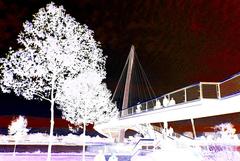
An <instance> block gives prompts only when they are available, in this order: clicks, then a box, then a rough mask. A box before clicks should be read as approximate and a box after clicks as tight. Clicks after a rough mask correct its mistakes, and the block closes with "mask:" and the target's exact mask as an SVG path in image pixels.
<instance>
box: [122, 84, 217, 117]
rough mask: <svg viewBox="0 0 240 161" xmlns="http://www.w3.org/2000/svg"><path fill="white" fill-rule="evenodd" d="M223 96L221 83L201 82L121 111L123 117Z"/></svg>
mask: <svg viewBox="0 0 240 161" xmlns="http://www.w3.org/2000/svg"><path fill="white" fill-rule="evenodd" d="M220 97H221V92H220V84H219V83H216V82H200V83H198V84H194V85H191V86H187V87H184V88H181V89H178V90H176V91H173V92H170V93H167V94H165V95H163V96H161V97H157V98H155V99H153V100H150V101H147V102H143V103H141V104H138V105H135V106H132V107H129V108H127V109H124V110H122V111H121V114H120V115H121V117H125V116H130V115H134V114H138V113H141V112H147V111H151V110H155V109H161V108H169V107H171V106H174V105H177V104H183V103H188V102H191V101H195V100H201V99H203V98H204V99H218V98H220Z"/></svg>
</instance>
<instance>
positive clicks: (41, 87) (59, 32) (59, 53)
mask: <svg viewBox="0 0 240 161" xmlns="http://www.w3.org/2000/svg"><path fill="white" fill-rule="evenodd" d="M17 40H18V43H19V45H20V46H21V47H20V48H19V49H17V50H13V49H11V48H10V50H9V53H8V55H7V57H6V58H2V59H1V64H2V67H1V80H0V86H1V90H2V91H3V92H8V93H9V92H11V91H13V92H14V93H15V94H16V95H18V96H20V95H21V96H23V97H24V98H26V99H28V100H30V99H33V98H37V99H44V100H47V101H49V102H51V108H50V111H51V126H50V139H49V148H48V160H50V153H51V145H52V135H53V127H54V105H55V102H56V101H57V97H56V95H58V93H59V92H61V91H62V85H63V84H64V82H65V80H67V79H68V80H70V79H74V78H76V77H77V76H78V75H79V74H81V73H83V72H84V71H86V70H90V69H91V70H97V71H99V73H100V74H101V75H105V71H104V70H103V68H104V66H105V59H106V57H104V56H102V50H101V49H100V48H99V43H98V42H96V41H95V40H94V38H93V31H91V30H89V29H88V27H87V26H86V25H81V24H80V23H78V22H77V21H76V20H75V19H74V18H73V17H71V16H70V15H68V14H66V12H65V9H64V8H63V7H62V6H60V7H58V6H56V5H55V4H54V3H50V4H48V5H47V6H46V8H41V9H40V10H39V11H38V13H36V14H35V15H33V20H32V21H31V22H30V21H26V22H25V23H24V24H23V31H22V32H21V33H20V34H19V35H18V39H17Z"/></svg>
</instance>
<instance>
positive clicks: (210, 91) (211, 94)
mask: <svg viewBox="0 0 240 161" xmlns="http://www.w3.org/2000/svg"><path fill="white" fill-rule="evenodd" d="M202 94H203V98H218V94H217V85H215V84H202Z"/></svg>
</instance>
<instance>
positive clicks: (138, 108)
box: [136, 102, 141, 113]
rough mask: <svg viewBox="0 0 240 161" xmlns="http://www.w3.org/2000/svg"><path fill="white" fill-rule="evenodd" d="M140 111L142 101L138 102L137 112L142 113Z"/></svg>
mask: <svg viewBox="0 0 240 161" xmlns="http://www.w3.org/2000/svg"><path fill="white" fill-rule="evenodd" d="M140 112H141V104H140V102H138V104H137V109H136V113H140Z"/></svg>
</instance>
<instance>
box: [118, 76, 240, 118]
mask: <svg viewBox="0 0 240 161" xmlns="http://www.w3.org/2000/svg"><path fill="white" fill-rule="evenodd" d="M239 76H240V73H238V74H236V75H234V76H232V77H230V78H229V79H227V80H225V81H222V82H199V83H195V84H192V85H189V86H186V87H183V88H180V89H177V90H175V91H172V92H169V93H166V94H164V95H161V96H159V97H156V98H154V99H151V100H147V101H145V102H142V103H141V105H144V106H145V108H146V109H144V110H141V112H145V111H148V109H151V110H155V109H154V108H153V107H155V106H153V107H152V103H154V101H157V100H160V99H162V98H164V97H165V96H168V97H169V96H170V95H172V94H175V93H177V92H180V91H184V95H183V96H184V102H179V103H176V104H180V103H188V102H189V101H192V100H187V98H188V97H189V96H188V95H186V91H187V90H188V89H189V88H192V87H197V86H199V88H200V89H199V92H200V93H199V97H200V99H203V91H204V89H202V85H216V87H217V89H216V94H217V98H213V99H222V98H224V97H229V96H231V95H233V94H235V93H238V91H237V92H235V93H231V94H229V95H228V96H222V90H221V84H223V83H225V82H228V81H231V80H232V79H235V78H236V77H239ZM239 92H240V90H239ZM206 98H207V97H204V99H206ZM168 99H170V98H168ZM194 100H195V99H194ZM149 104H150V105H151V108H148V106H147V105H149ZM136 107H137V105H133V106H130V107H128V108H126V109H122V110H120V111H119V113H120V114H122V112H123V111H125V110H129V109H130V110H132V111H131V112H130V113H128V112H127V114H125V115H123V116H129V115H133V114H135V113H138V112H135V110H136V109H135V108H136ZM167 107H169V106H167ZM141 112H140V113H141ZM123 116H121V117H123Z"/></svg>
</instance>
